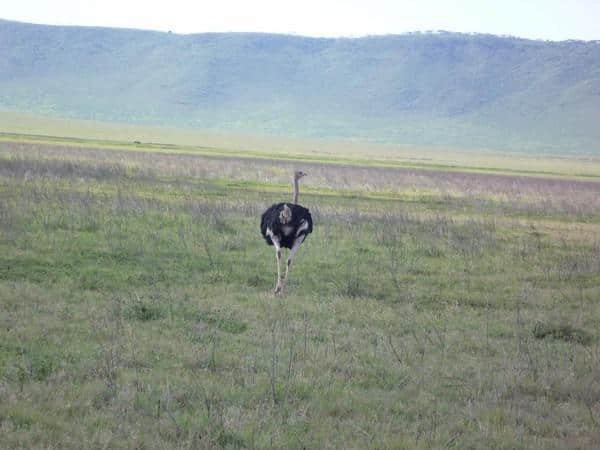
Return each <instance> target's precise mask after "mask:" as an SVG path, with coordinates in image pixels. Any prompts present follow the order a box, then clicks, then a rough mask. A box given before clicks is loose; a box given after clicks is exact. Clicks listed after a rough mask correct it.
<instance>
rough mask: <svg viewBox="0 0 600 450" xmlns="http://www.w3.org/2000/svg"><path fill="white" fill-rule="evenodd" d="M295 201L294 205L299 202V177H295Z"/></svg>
mask: <svg viewBox="0 0 600 450" xmlns="http://www.w3.org/2000/svg"><path fill="white" fill-rule="evenodd" d="M293 203H294V205H297V204H298V179H297V178H294V198H293Z"/></svg>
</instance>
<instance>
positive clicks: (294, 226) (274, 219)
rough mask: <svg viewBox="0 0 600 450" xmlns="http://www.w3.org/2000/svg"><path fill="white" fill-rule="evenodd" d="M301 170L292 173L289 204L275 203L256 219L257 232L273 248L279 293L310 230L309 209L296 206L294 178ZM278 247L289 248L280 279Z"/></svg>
mask: <svg viewBox="0 0 600 450" xmlns="http://www.w3.org/2000/svg"><path fill="white" fill-rule="evenodd" d="M305 175H306V174H305V173H304V172H300V171H297V172H295V173H294V197H293V203H285V202H284V203H276V204H274V205H273V206H271V207H270V208H268V209H267V210H266V211H265V212H264V213H263V215H262V217H261V220H260V232H261V233H262V235H263V237H264V238H265V240H266V241H267V244H269V245H273V246H274V247H275V260H276V263H277V282H276V283H275V293H279V292H281V290H282V288H283V287H285V284H286V282H287V278H288V274H289V271H290V267H291V265H292V262H293V261H294V257H295V256H296V252H297V251H298V247H299V246H300V244H302V242H304V239H306V236H308V235H309V234H310V233H312V229H313V222H312V217H311V215H310V211H309V210H308V209H307V208H305V207H303V206H300V205H298V204H297V203H298V180H299V179H300V178H302V177H303V176H305ZM281 247H285V248H289V249H290V255H289V257H288V259H287V265H286V268H285V276H284V278H283V283H282V282H281V271H280V268H279V266H280V260H281Z"/></svg>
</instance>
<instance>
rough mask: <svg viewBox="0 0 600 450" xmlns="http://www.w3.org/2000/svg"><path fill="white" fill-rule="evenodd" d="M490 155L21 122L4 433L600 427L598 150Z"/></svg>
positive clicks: (526, 434) (203, 435)
mask: <svg viewBox="0 0 600 450" xmlns="http://www.w3.org/2000/svg"><path fill="white" fill-rule="evenodd" d="M129 142H131V140H130V141H129ZM446 158H448V157H447V156H446ZM494 158H495V157H494ZM472 160H473V156H472V157H471V159H469V157H468V156H465V155H462V156H457V157H456V160H452V159H449V160H447V161H446V160H444V161H442V160H440V159H431V160H427V161H415V160H412V159H410V158H409V157H407V158H406V159H405V160H404V163H396V162H394V159H393V158H392V157H391V156H390V155H387V156H386V155H385V154H383V153H382V154H380V155H378V157H377V158H374V159H367V158H364V157H363V158H362V159H361V158H359V157H358V156H357V155H355V154H354V155H353V154H351V155H350V156H349V157H343V150H336V151H332V152H331V153H328V154H327V155H326V156H323V154H314V155H312V156H310V155H308V154H307V153H302V152H297V153H295V152H294V151H293V150H288V151H286V152H284V153H282V154H275V153H273V152H270V151H264V152H262V153H261V152H256V151H254V152H251V151H249V150H247V149H246V150H244V149H242V148H241V147H237V148H235V149H233V150H229V151H227V150H218V149H215V148H212V147H211V148H204V149H202V148H196V147H193V146H189V147H186V146H184V145H183V144H182V145H179V146H178V145H173V146H166V145H150V144H144V143H142V142H140V143H136V144H132V143H129V144H127V143H125V142H122V143H115V142H113V143H110V142H109V143H107V142H99V141H85V140H68V139H62V140H61V139H57V140H52V139H49V138H44V137H39V136H37V137H36V136H18V135H10V136H9V135H3V136H2V138H1V139H0V255H2V256H1V257H0V448H81V447H82V445H84V446H85V447H86V448H357V449H359V448H360V449H362V448H407V449H408V448H442V447H448V448H461V449H462V448H507V449H508V448H510V449H514V448H540V449H549V448H598V447H600V347H599V345H598V344H599V339H600V335H599V332H598V330H599V329H600V178H598V176H599V175H600V171H599V170H598V167H599V166H598V161H597V160H590V161H588V163H587V164H586V161H582V160H576V159H565V160H558V159H556V160H553V161H550V162H548V160H539V161H536V160H535V159H534V158H531V159H530V160H529V163H530V165H529V166H527V167H526V169H527V170H521V169H522V168H523V167H522V166H521V169H519V168H518V167H517V166H516V164H515V163H514V162H511V160H510V159H508V158H506V159H503V160H501V159H492V157H487V159H485V158H484V159H483V160H481V161H477V162H472ZM455 161H459V163H455ZM469 161H471V162H469ZM498 161H504V162H505V163H506V164H504V165H501V164H500V163H499V162H498ZM295 168H301V169H302V170H304V171H305V172H308V174H309V175H308V177H306V178H304V179H303V181H304V182H303V184H302V185H301V190H300V203H301V204H303V205H305V206H307V207H308V208H310V210H311V212H312V214H313V218H314V221H315V230H314V233H313V234H312V235H311V236H309V238H308V239H307V241H306V242H305V243H304V244H303V245H302V247H301V248H300V251H299V253H298V257H297V258H296V261H295V265H294V266H293V267H292V271H291V280H290V284H289V286H288V289H287V290H286V291H285V292H284V294H283V295H274V294H273V293H272V289H273V286H274V282H275V257H274V251H273V248H272V247H268V246H267V245H266V244H265V242H264V241H263V239H262V237H261V236H260V234H259V230H258V225H259V217H260V214H261V212H262V211H263V210H264V208H266V207H267V206H269V205H270V204H271V203H274V202H276V201H282V199H283V200H285V199H289V200H291V182H290V180H291V173H292V171H293V170H294V169H295Z"/></svg>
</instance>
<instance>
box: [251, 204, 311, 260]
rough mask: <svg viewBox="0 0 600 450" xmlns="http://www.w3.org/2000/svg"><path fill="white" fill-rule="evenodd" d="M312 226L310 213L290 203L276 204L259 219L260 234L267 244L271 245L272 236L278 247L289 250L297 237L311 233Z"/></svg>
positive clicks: (302, 207)
mask: <svg viewBox="0 0 600 450" xmlns="http://www.w3.org/2000/svg"><path fill="white" fill-rule="evenodd" d="M288 211H289V212H288ZM312 226H313V222H312V216H311V215H310V211H309V210H308V209H307V208H305V207H304V206H300V205H294V204H292V203H277V204H275V205H273V206H271V207H270V208H269V209H267V210H266V211H265V212H264V213H263V215H262V217H261V219H260V232H261V233H262V235H263V237H264V238H265V241H267V244H269V245H273V239H272V236H277V238H279V245H280V246H281V247H285V248H289V249H291V248H292V247H293V246H294V241H296V239H297V238H298V237H299V236H307V235H309V234H310V233H312ZM269 231H270V232H269Z"/></svg>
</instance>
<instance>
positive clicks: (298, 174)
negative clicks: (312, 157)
mask: <svg viewBox="0 0 600 450" xmlns="http://www.w3.org/2000/svg"><path fill="white" fill-rule="evenodd" d="M304 176H306V173H305V172H302V171H301V170H296V171H295V172H294V180H296V181H297V180H299V179H300V178H302V177H304Z"/></svg>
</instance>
